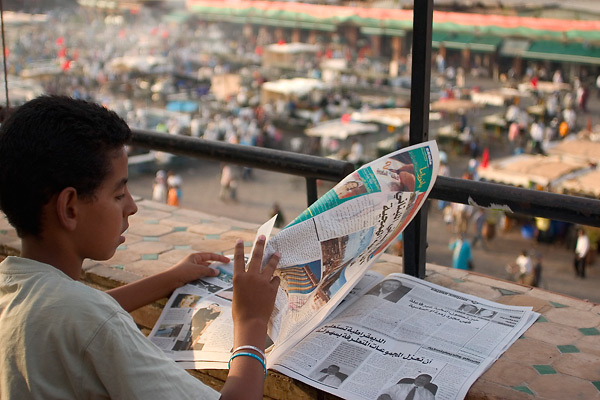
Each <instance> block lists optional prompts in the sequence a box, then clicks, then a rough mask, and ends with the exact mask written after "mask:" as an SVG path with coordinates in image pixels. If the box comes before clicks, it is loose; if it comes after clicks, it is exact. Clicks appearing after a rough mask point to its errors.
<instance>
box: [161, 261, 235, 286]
mask: <svg viewBox="0 0 600 400" xmlns="http://www.w3.org/2000/svg"><path fill="white" fill-rule="evenodd" d="M213 261H218V262H222V263H228V262H229V261H230V260H229V258H228V257H225V256H222V255H220V254H216V253H192V254H190V255H188V256H186V257H185V258H183V259H182V260H181V261H179V262H178V263H177V264H175V265H174V266H172V267H171V268H169V269H168V270H167V271H165V272H167V273H168V274H169V275H170V276H171V277H172V278H173V279H174V280H176V282H178V285H177V287H179V286H183V285H185V284H186V283H188V282H191V281H194V280H196V279H200V278H203V277H206V276H217V275H218V274H219V271H218V270H216V269H214V268H211V267H210V264H211V262H213Z"/></svg>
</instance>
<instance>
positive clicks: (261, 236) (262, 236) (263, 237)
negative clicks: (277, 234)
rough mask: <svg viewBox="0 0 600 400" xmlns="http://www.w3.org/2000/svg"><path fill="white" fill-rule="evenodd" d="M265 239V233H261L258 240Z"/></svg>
mask: <svg viewBox="0 0 600 400" xmlns="http://www.w3.org/2000/svg"><path fill="white" fill-rule="evenodd" d="M265 239H266V238H265V235H260V236H259V237H258V240H260V241H261V242H262V241H264V240H265Z"/></svg>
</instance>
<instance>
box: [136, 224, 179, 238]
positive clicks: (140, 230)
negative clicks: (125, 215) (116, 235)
mask: <svg viewBox="0 0 600 400" xmlns="http://www.w3.org/2000/svg"><path fill="white" fill-rule="evenodd" d="M128 231H129V232H131V233H133V234H134V235H140V236H162V235H165V234H167V233H169V232H172V231H173V228H172V227H170V226H168V225H161V224H155V225H154V224H146V223H141V224H135V225H130V226H129V230H128Z"/></svg>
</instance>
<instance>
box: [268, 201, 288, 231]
mask: <svg viewBox="0 0 600 400" xmlns="http://www.w3.org/2000/svg"><path fill="white" fill-rule="evenodd" d="M275 215H277V218H275V228H283V227H284V226H285V215H284V214H283V210H282V209H281V206H280V205H279V203H277V202H275V203H273V208H272V209H271V218H272V217H274V216H275Z"/></svg>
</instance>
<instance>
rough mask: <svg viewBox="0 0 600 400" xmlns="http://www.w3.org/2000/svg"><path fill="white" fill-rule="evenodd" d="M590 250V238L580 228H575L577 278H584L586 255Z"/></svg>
mask: <svg viewBox="0 0 600 400" xmlns="http://www.w3.org/2000/svg"><path fill="white" fill-rule="evenodd" d="M589 251H590V239H589V238H588V237H587V235H586V234H585V231H584V230H583V229H582V228H579V229H578V230H577V242H576V244H575V260H574V266H575V275H576V276H577V277H578V278H585V267H586V261H587V256H588V253H589Z"/></svg>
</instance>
